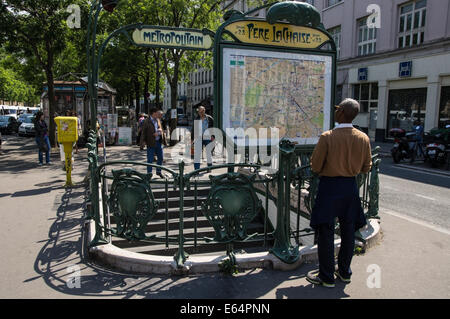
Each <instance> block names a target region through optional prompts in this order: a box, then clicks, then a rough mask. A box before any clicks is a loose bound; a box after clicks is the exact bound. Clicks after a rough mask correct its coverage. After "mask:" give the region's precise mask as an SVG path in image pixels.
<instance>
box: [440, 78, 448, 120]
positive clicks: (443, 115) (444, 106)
mask: <svg viewBox="0 0 450 319" xmlns="http://www.w3.org/2000/svg"><path fill="white" fill-rule="evenodd" d="M449 124H450V86H444V87H442V90H441V105H440V108H439V128H445V126H446V125H449Z"/></svg>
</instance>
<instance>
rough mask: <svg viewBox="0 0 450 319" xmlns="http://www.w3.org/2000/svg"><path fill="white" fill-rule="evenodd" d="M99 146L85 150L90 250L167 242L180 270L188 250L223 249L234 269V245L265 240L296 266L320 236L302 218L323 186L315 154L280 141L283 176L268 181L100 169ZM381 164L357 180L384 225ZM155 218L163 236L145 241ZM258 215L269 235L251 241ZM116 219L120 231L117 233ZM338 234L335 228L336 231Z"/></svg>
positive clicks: (234, 168) (247, 170) (239, 175)
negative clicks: (205, 228) (173, 210)
mask: <svg viewBox="0 0 450 319" xmlns="http://www.w3.org/2000/svg"><path fill="white" fill-rule="evenodd" d="M95 143H96V136H95V133H94V132H93V131H91V132H90V134H89V138H88V145H87V146H88V149H89V152H88V159H89V175H90V185H89V190H90V196H89V202H90V205H89V207H90V209H89V210H88V214H87V218H89V219H93V220H94V222H95V231H96V233H95V237H94V239H93V240H92V242H91V243H90V246H91V247H93V246H98V245H102V244H106V243H110V242H111V240H112V237H113V236H114V237H119V238H123V239H126V240H128V241H143V242H148V243H161V244H164V245H165V247H166V248H169V245H176V246H178V250H177V253H176V254H175V256H174V260H175V261H176V264H177V265H178V266H181V265H183V264H184V263H185V261H186V259H187V258H188V254H187V252H186V251H185V249H186V247H187V245H188V246H189V247H193V248H194V251H195V250H196V249H197V248H198V246H199V245H200V244H202V245H203V244H213V243H221V244H225V245H226V253H227V255H228V256H229V258H230V260H231V262H232V263H235V257H234V252H233V245H234V243H236V242H250V241H255V242H256V241H259V242H261V241H262V242H263V243H264V244H263V246H264V248H265V249H268V250H270V251H271V252H272V253H273V254H274V255H276V256H277V257H278V258H280V259H281V260H282V261H284V262H286V263H294V262H295V261H296V260H297V259H298V258H299V250H298V248H299V245H300V238H301V237H304V236H311V235H313V234H314V232H313V231H312V229H310V228H308V227H306V228H303V229H300V224H301V223H300V219H301V218H306V219H307V220H309V217H310V213H311V209H312V207H313V204H314V199H315V195H316V193H317V186H318V180H319V179H318V176H317V175H314V174H313V173H312V172H311V169H310V166H309V158H310V156H311V153H312V148H299V147H295V145H293V144H291V143H289V142H287V141H282V142H281V143H280V148H279V150H280V152H279V157H280V161H279V163H280V165H279V170H278V172H277V173H276V174H272V175H267V174H263V173H262V172H261V169H262V167H261V165H256V164H245V163H241V164H224V165H215V166H211V167H206V168H202V169H199V170H195V171H193V172H188V173H185V163H184V162H181V163H179V164H178V170H177V171H175V170H173V169H169V168H167V167H164V166H158V165H155V164H147V163H140V162H129V161H115V162H107V163H103V164H101V165H99V163H98V154H96V147H95ZM379 162H380V160H379V159H378V154H377V150H375V152H374V155H373V168H372V170H371V171H370V172H369V173H368V174H362V175H360V176H358V177H357V178H358V183H359V185H360V189H361V199H362V203H363V206H364V209H365V212H366V216H367V217H368V218H378V183H379V181H378V165H379ZM148 167H152V168H153V169H160V170H161V171H162V172H164V174H165V175H166V178H165V179H152V175H151V174H147V173H146V172H145V173H142V172H141V171H142V170H146V169H147V168H148ZM108 169H111V173H108ZM205 172H211V173H212V172H219V173H218V174H217V175H214V174H210V177H209V179H199V176H200V175H202V174H203V173H205ZM199 189H203V190H205V189H208V190H209V191H208V196H207V197H206V199H205V198H200V196H199ZM156 190H158V191H159V192H162V193H163V194H164V195H163V196H162V197H160V198H159V199H155V197H154V192H155V191H156ZM170 192H171V193H172V194H176V195H177V198H178V199H179V212H178V234H177V235H172V236H170V235H169V211H168V209H169V205H168V203H169V197H170ZM188 193H189V194H190V195H189V196H190V198H191V201H193V206H194V209H193V210H194V217H193V218H194V222H193V224H194V225H193V226H194V232H193V233H191V234H189V235H186V234H185V228H184V224H185V217H184V210H185V207H186V206H185V194H188ZM295 194H296V195H297V196H296V197H295V196H294V195H295ZM100 197H101V201H100ZM192 197H193V199H192ZM100 202H101V204H102V205H101V206H100ZM269 202H273V203H274V204H275V205H276V207H277V209H276V216H272V218H275V221H274V220H271V219H270V218H269ZM161 204H162V205H161ZM162 206H164V207H162ZM157 213H160V214H164V225H165V231H164V235H155V234H147V232H146V227H147V226H148V225H149V224H151V223H152V219H153V218H154V217H155V215H156V214H157ZM200 214H202V215H203V216H205V217H206V219H207V221H208V223H209V225H210V226H211V227H212V228H213V229H214V237H213V238H210V237H204V236H203V237H201V236H199V234H198V218H199V216H200ZM256 216H259V217H260V218H261V219H262V220H263V225H264V226H263V231H262V232H256V233H253V234H248V225H249V224H250V223H251V222H252V220H254V219H255V217H256ZM111 217H113V218H114V219H115V225H116V227H112V226H111V222H110V218H111ZM273 221H274V223H272V222H273ZM275 223H276V228H275V229H274V228H273V226H272V225H273V224H275ZM338 228H339V227H338V225H337V232H338ZM269 242H273V243H274V244H273V246H272V247H268V243H269Z"/></svg>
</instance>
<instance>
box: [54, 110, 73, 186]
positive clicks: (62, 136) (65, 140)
mask: <svg viewBox="0 0 450 319" xmlns="http://www.w3.org/2000/svg"><path fill="white" fill-rule="evenodd" d="M55 123H56V126H57V128H58V142H59V143H61V144H62V145H63V146H64V153H65V155H66V186H73V184H72V147H73V143H75V142H77V141H78V118H76V117H73V116H58V117H55Z"/></svg>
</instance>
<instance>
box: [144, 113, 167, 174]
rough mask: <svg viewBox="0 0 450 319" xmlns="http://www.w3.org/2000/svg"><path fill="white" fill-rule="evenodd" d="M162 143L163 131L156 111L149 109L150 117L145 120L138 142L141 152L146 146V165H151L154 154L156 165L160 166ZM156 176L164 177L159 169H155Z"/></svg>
mask: <svg viewBox="0 0 450 319" xmlns="http://www.w3.org/2000/svg"><path fill="white" fill-rule="evenodd" d="M162 142H163V130H162V125H161V122H160V120H159V118H158V110H157V109H151V110H150V117H149V118H148V119H146V120H145V122H144V124H143V127H142V134H141V140H140V146H141V150H143V149H144V147H145V146H147V163H149V164H152V163H153V160H154V156H155V154H156V157H157V164H158V165H159V166H161V165H162V163H163V156H164V154H163V149H162ZM147 173H148V174H151V173H152V167H151V166H148V167H147ZM156 175H158V176H159V177H161V178H164V176H163V175H162V173H161V168H157V169H156Z"/></svg>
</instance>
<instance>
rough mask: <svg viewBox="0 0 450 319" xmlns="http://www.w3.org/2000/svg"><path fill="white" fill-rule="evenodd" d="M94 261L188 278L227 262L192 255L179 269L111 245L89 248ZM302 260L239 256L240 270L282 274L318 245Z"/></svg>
mask: <svg viewBox="0 0 450 319" xmlns="http://www.w3.org/2000/svg"><path fill="white" fill-rule="evenodd" d="M87 226H88V240H89V242H90V241H92V239H93V238H94V234H95V222H94V221H93V220H91V221H90V222H89V223H88V225H87ZM360 233H361V235H362V236H363V238H364V239H365V241H366V245H365V248H366V250H367V249H369V248H371V247H373V246H374V245H376V244H377V243H378V242H379V240H380V238H381V236H380V234H381V227H380V224H379V220H377V219H370V220H369V223H368V225H367V226H366V227H365V228H363V229H361V230H360ZM334 245H335V252H336V254H337V253H338V252H339V248H340V239H338V240H335V243H334ZM89 254H90V256H91V258H92V259H93V260H94V261H96V262H98V263H99V264H101V265H104V266H106V267H109V268H112V269H114V270H119V271H124V272H127V273H133V274H159V275H188V274H198V273H212V272H219V271H220V268H219V263H220V262H221V261H223V260H225V259H227V256H226V255H211V256H190V257H189V259H188V260H186V262H185V263H184V265H183V267H181V268H177V267H176V264H175V261H174V260H173V257H170V256H152V255H146V254H140V253H135V252H130V251H127V250H125V249H121V248H118V247H116V246H114V245H112V244H106V245H101V246H97V247H92V248H90V249H89ZM299 255H300V258H299V259H298V260H297V261H296V262H295V263H293V264H286V263H284V262H282V261H281V260H280V259H278V258H277V257H276V256H275V255H273V254H271V253H270V252H262V253H252V254H236V264H237V267H238V268H239V269H254V268H268V269H274V270H281V271H290V270H294V269H297V268H298V267H300V266H301V265H302V264H303V263H305V262H314V261H317V245H313V246H301V247H299Z"/></svg>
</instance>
